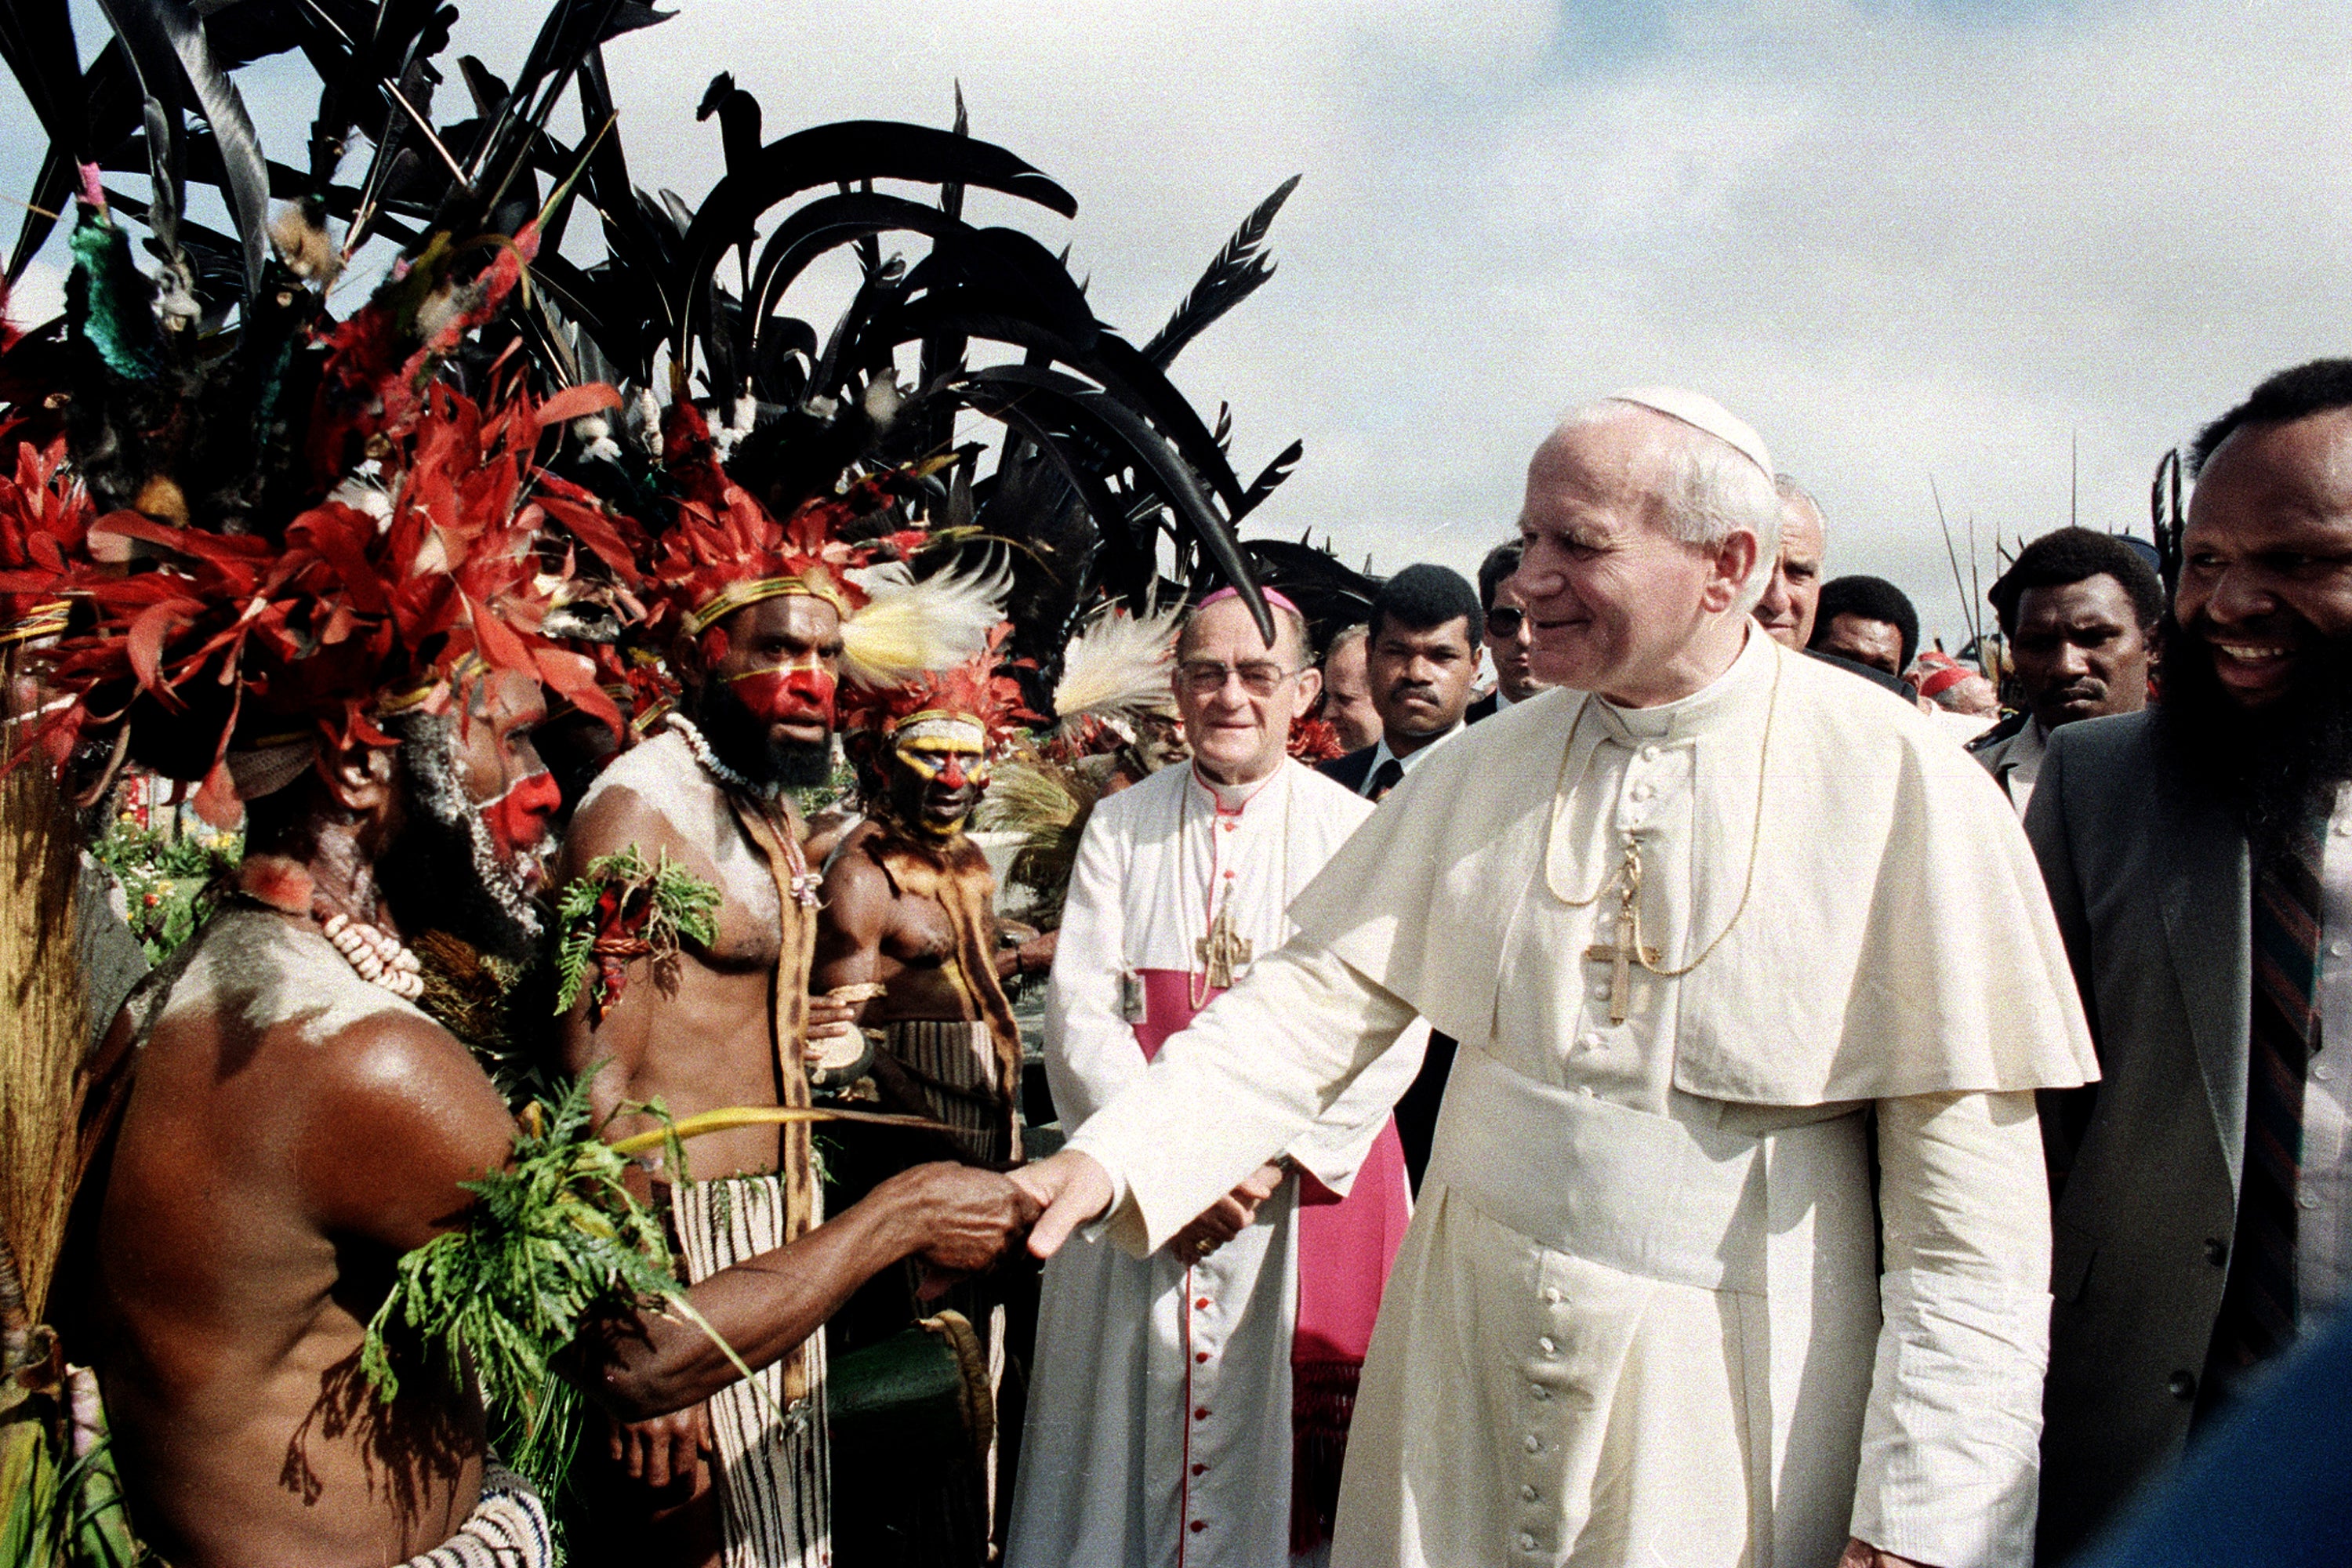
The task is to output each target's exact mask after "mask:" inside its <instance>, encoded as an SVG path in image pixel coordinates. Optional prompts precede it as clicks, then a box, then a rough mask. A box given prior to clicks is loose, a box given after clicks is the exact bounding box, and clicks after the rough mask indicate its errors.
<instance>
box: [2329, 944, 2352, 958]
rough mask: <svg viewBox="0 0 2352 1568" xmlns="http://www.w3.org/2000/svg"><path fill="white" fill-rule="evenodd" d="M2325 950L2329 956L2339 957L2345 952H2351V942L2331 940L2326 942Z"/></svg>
mask: <svg viewBox="0 0 2352 1568" xmlns="http://www.w3.org/2000/svg"><path fill="white" fill-rule="evenodd" d="M2327 952H2328V953H2329V955H2330V956H2331V957H2335V958H2341V957H2343V956H2344V955H2345V954H2346V953H2347V952H2352V944H2347V943H2345V942H2329V943H2328V944H2327Z"/></svg>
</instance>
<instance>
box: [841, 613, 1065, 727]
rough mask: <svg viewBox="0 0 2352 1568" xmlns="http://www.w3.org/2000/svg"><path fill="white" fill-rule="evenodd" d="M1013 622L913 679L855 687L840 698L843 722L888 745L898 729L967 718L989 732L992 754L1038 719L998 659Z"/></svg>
mask: <svg viewBox="0 0 2352 1568" xmlns="http://www.w3.org/2000/svg"><path fill="white" fill-rule="evenodd" d="M1012 635H1013V626H1012V623H1011V622H1009V621H1008V622H1005V623H1003V625H1000V626H997V628H996V629H995V630H994V631H992V632H991V633H990V634H989V637H988V646H987V647H985V648H983V649H982V650H981V652H980V653H979V654H977V655H975V656H974V657H973V658H970V659H967V660H965V661H964V662H963V663H962V664H960V665H957V666H954V667H953V668H948V669H937V670H929V671H926V672H924V673H923V674H921V675H919V676H917V677H915V678H914V679H911V680H905V681H901V682H899V683H898V685H895V686H887V687H879V688H857V687H853V688H851V689H849V690H848V691H847V692H845V695H844V697H843V699H842V718H843V723H844V727H845V729H849V730H853V731H856V732H858V733H859V734H861V735H864V736H866V737H870V738H871V739H872V740H874V741H877V742H881V743H882V744H884V745H887V743H888V742H890V741H891V740H893V739H894V738H895V737H897V735H898V733H899V731H903V730H905V729H907V728H908V726H910V725H913V724H916V723H919V722H920V721H924V720H929V719H947V720H961V721H970V722H971V723H973V724H976V725H978V726H979V727H980V729H981V731H982V733H983V734H984V735H985V736H986V737H987V742H986V743H987V747H988V751H989V753H990V754H991V755H995V754H996V753H998V752H1002V751H1003V749H1004V748H1005V746H1006V745H1007V744H1008V743H1010V742H1011V741H1012V740H1013V737H1014V736H1015V735H1016V734H1018V733H1019V732H1020V730H1021V727H1022V726H1023V725H1024V724H1034V723H1037V722H1040V720H1039V718H1038V716H1037V715H1036V714H1034V713H1033V712H1031V711H1030V710H1028V708H1027V707H1026V706H1025V705H1024V702H1023V700H1022V694H1021V683H1020V682H1019V681H1018V680H1015V679H1013V677H1012V676H1010V675H1008V674H1006V673H1005V671H1006V670H1007V669H1008V668H1011V666H1010V665H1008V664H1006V663H1004V662H1003V661H1002V654H1003V647H1004V643H1005V639H1006V638H1008V637H1011V636H1012Z"/></svg>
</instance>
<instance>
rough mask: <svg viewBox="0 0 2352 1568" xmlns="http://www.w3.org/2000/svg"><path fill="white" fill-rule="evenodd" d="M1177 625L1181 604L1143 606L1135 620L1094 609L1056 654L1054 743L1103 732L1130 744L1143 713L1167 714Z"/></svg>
mask: <svg viewBox="0 0 2352 1568" xmlns="http://www.w3.org/2000/svg"><path fill="white" fill-rule="evenodd" d="M1183 624H1184V606H1183V605H1181V604H1177V605H1171V606H1170V607H1169V608H1167V609H1164V610H1163V609H1160V608H1158V607H1157V606H1147V607H1146V608H1145V610H1144V613H1143V614H1141V615H1139V616H1136V615H1129V613H1128V611H1127V608H1126V606H1125V605H1118V604H1106V605H1103V606H1101V607H1100V608H1099V609H1097V611H1096V612H1095V614H1094V616H1093V617H1092V618H1091V619H1089V620H1088V621H1087V623H1086V625H1084V626H1080V627H1079V628H1078V632H1077V635H1076V636H1075V637H1072V638H1071V639H1070V643H1069V647H1067V648H1066V649H1065V650H1064V651H1063V654H1062V677H1061V679H1059V680H1057V681H1055V683H1054V696H1053V703H1054V717H1055V720H1056V721H1057V722H1058V725H1059V738H1060V739H1061V740H1062V741H1063V742H1066V743H1073V744H1075V743H1080V742H1084V741H1085V740H1087V738H1088V737H1089V736H1090V735H1091V734H1092V733H1093V732H1094V731H1097V730H1098V729H1102V728H1108V729H1110V730H1112V731H1116V732H1117V733H1118V735H1119V737H1120V738H1121V739H1122V740H1127V741H1132V740H1134V739H1135V723H1136V721H1138V720H1139V719H1141V718H1142V717H1143V716H1144V715H1145V714H1147V713H1165V712H1170V711H1172V710H1173V709H1174V706H1175V695H1174V692H1173V689H1172V682H1173V679H1174V676H1175V662H1176V637H1177V634H1178V633H1179V632H1180V631H1181V630H1182V629H1183Z"/></svg>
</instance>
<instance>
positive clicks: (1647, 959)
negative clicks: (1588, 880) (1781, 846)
mask: <svg viewBox="0 0 2352 1568" xmlns="http://www.w3.org/2000/svg"><path fill="white" fill-rule="evenodd" d="M1785 657H1786V656H1785V655H1780V656H1776V657H1775V658H1774V659H1773V663H1772V689H1771V692H1770V694H1769V696H1768V697H1767V698H1766V699H1765V705H1764V735H1763V739H1762V740H1761V741H1760V742H1759V743H1758V745H1757V748H1756V752H1757V756H1756V820H1755V822H1754V823H1753V824H1752V825H1751V826H1749V828H1748V875H1747V877H1746V879H1744V880H1743V881H1742V882H1741V883H1740V888H1739V902H1738V905H1736V906H1735V907H1734V908H1733V909H1732V911H1731V918H1730V919H1729V920H1727V921H1725V922H1724V925H1723V929H1722V930H1721V931H1717V932H1716V935H1715V940H1714V941H1713V942H1708V943H1707V944H1706V947H1705V948H1703V949H1701V950H1700V952H1699V955H1698V956H1697V957H1696V958H1694V959H1692V960H1691V961H1690V962H1689V963H1685V964H1684V965H1682V966H1681V967H1680V968H1678V969H1663V968H1660V967H1659V957H1660V955H1659V953H1658V950H1657V949H1655V948H1653V947H1648V946H1645V945H1643V942H1642V841H1641V837H1640V835H1639V831H1638V830H1637V829H1633V828H1628V829H1627V830H1626V831H1625V854H1624V858H1622V859H1621V860H1620V861H1619V862H1618V863H1617V865H1616V867H1615V868H1614V869H1612V870H1610V871H1606V872H1603V873H1602V874H1601V880H1600V882H1599V883H1598V884H1596V885H1595V886H1594V888H1593V889H1592V891H1591V894H1590V895H1588V896H1587V897H1585V898H1582V899H1570V900H1564V901H1565V902H1566V903H1567V904H1568V907H1569V908H1570V909H1572V910H1580V909H1585V908H1588V907H1590V906H1591V905H1592V904H1594V903H1597V902H1598V901H1600V899H1601V895H1602V894H1604V893H1606V892H1607V891H1608V890H1609V889H1610V888H1611V887H1612V886H1614V887H1615V888H1616V889H1618V892H1617V910H1618V913H1617V918H1618V932H1617V940H1616V941H1615V942H1595V943H1593V944H1592V945H1591V947H1588V948H1586V949H1585V950H1584V956H1585V959H1586V961H1587V962H1589V963H1606V964H1609V965H1611V967H1612V973H1611V975H1610V984H1609V1021H1610V1022H1611V1023H1612V1024H1622V1023H1623V1022H1624V1021H1625V1019H1626V1016H1628V1012H1629V1007H1628V1003H1629V1002H1630V1000H1631V998H1630V996H1629V994H1628V992H1629V990H1630V987H1631V984H1632V978H1633V966H1634V965H1635V964H1639V965H1640V966H1641V967H1642V968H1643V970H1645V971H1646V972H1648V973H1651V974H1654V975H1655V976H1657V978H1659V979H1661V980H1678V979H1680V978H1681V977H1682V976H1684V975H1685V974H1688V973H1690V972H1691V971H1692V970H1694V969H1696V968H1697V967H1698V966H1699V965H1700V964H1702V963H1706V961H1707V960H1708V959H1710V958H1712V957H1714V956H1715V950H1716V949H1717V948H1718V947H1721V946H1722V945H1723V942H1724V939H1725V938H1726V937H1727V936H1729V935H1730V934H1731V931H1732V928H1733V927H1735V926H1737V925H1738V923H1739V917H1740V916H1741V915H1743V914H1745V913H1747V912H1748V898H1749V896H1750V895H1751V894H1753V893H1754V892H1755V890H1756V862H1757V861H1758V860H1759V858H1761V857H1762V852H1763V847H1764V784H1765V781H1766V779H1767V778H1768V777H1769V775H1770V772H1771V759H1772V724H1773V721H1774V720H1775V719H1776V718H1777V717H1778V716H1779V714H1780V658H1785ZM1595 700H1598V699H1597V698H1596V699H1595ZM1581 717H1582V716H1581V715H1579V718H1580V719H1581ZM1575 743H1576V737H1575V734H1574V732H1573V731H1570V736H1569V744H1570V748H1571V749H1573V747H1574V745H1575ZM1559 765H1560V775H1561V778H1560V783H1561V784H1562V786H1565V785H1566V784H1567V773H1568V758H1567V756H1566V755H1563V756H1562V757H1561V758H1560V763H1559ZM1553 798H1554V799H1555V800H1557V799H1558V798H1559V792H1557V791H1555V793H1554V795H1553Z"/></svg>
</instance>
